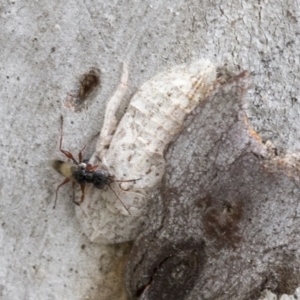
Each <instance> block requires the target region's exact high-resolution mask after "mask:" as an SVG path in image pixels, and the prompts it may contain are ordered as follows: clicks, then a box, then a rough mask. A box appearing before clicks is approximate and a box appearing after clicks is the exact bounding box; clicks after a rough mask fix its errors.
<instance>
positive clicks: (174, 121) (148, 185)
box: [89, 60, 216, 216]
mask: <svg viewBox="0 0 300 300" xmlns="http://www.w3.org/2000/svg"><path fill="white" fill-rule="evenodd" d="M127 78H128V70H127V64H124V65H123V75H122V79H121V84H120V85H119V88H118V89H117V91H116V92H115V94H114V95H113V97H112V98H111V99H110V101H109V102H108V104H107V108H106V115H105V119H104V124H103V127H102V130H101V133H100V137H99V140H98V142H97V145H96V150H95V153H94V154H93V156H92V157H91V159H90V161H89V162H90V163H91V164H92V165H93V164H99V163H100V164H102V165H103V166H104V168H105V169H107V170H108V172H109V173H111V174H114V175H115V176H116V178H120V179H123V178H128V176H129V175H130V176H132V177H139V178H141V180H139V181H136V182H124V183H121V184H115V183H112V186H113V190H114V191H115V192H116V193H117V194H118V195H120V197H121V198H122V201H123V202H124V203H125V205H126V207H128V208H129V209H130V211H131V212H132V214H133V215H135V216H140V215H146V214H147V207H148V203H149V200H150V199H151V195H152V194H153V192H154V191H155V190H156V189H157V187H159V184H160V182H161V180H162V177H163V174H164V171H165V160H164V152H165V150H166V147H167V146H168V144H169V143H170V142H171V141H172V140H174V138H175V136H176V135H177V134H178V133H179V132H180V131H181V129H182V124H183V121H184V119H185V117H186V116H187V114H189V113H190V112H191V111H192V110H193V109H194V108H195V107H196V106H197V105H198V104H199V103H200V102H201V101H203V100H204V99H205V98H207V97H208V95H209V94H210V93H211V91H212V90H213V86H214V83H215V80H216V70H215V67H214V66H213V65H212V64H211V63H210V62H208V61H205V60H199V61H196V62H194V63H192V64H190V65H181V66H177V67H174V68H172V69H171V70H168V71H166V72H163V73H160V74H158V75H157V76H155V77H153V78H152V79H150V80H149V81H148V82H146V83H145V84H143V85H142V86H141V88H140V89H139V91H138V92H137V93H136V94H135V95H134V96H133V98H132V99H131V101H130V104H129V106H128V109H127V111H126V113H125V114H124V116H123V118H122V119H121V121H120V123H119V124H118V126H116V125H117V122H116V118H115V112H116V111H117V108H118V106H119V105H120V102H121V100H122V97H123V95H124V94H125V91H126V87H127ZM101 197H102V198H104V199H105V200H106V202H107V207H108V208H109V210H111V211H112V212H114V213H119V214H124V215H128V212H127V211H126V210H124V207H122V206H121V205H120V202H119V201H117V198H116V196H115V195H114V194H113V193H112V192H111V191H110V190H106V191H104V192H103V193H102V194H101Z"/></svg>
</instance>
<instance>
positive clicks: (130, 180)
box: [113, 178, 142, 182]
mask: <svg viewBox="0 0 300 300" xmlns="http://www.w3.org/2000/svg"><path fill="white" fill-rule="evenodd" d="M140 179H142V178H137V179H129V180H114V181H113V182H132V181H138V180H140Z"/></svg>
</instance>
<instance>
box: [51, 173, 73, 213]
mask: <svg viewBox="0 0 300 300" xmlns="http://www.w3.org/2000/svg"><path fill="white" fill-rule="evenodd" d="M69 181H70V179H69V178H66V179H65V180H64V181H63V182H62V183H61V184H60V185H59V186H58V187H57V188H56V196H55V202H54V206H53V209H55V206H56V201H57V195H58V190H59V188H60V187H61V186H63V185H64V184H66V183H68V182H69Z"/></svg>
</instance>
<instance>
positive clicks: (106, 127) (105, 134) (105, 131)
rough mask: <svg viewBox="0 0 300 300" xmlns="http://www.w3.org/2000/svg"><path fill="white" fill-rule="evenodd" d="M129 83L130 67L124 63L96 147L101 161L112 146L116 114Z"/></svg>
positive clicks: (96, 154) (96, 152)
mask: <svg viewBox="0 0 300 300" xmlns="http://www.w3.org/2000/svg"><path fill="white" fill-rule="evenodd" d="M127 82H128V65H127V63H125V62H124V63H123V73H122V77H121V81H120V83H119V86H118V88H117V90H116V91H115V93H114V94H113V96H112V97H111V98H110V100H109V101H108V103H107V107H106V112H105V117H104V122H103V127H102V129H101V133H100V137H99V139H98V142H97V145H96V151H95V154H94V156H96V157H98V159H99V160H102V157H103V153H102V152H103V150H104V149H105V147H106V146H107V145H109V144H110V142H111V139H112V133H113V132H114V130H115V129H116V125H117V119H116V116H115V114H116V111H117V109H118V107H119V106H120V103H121V101H122V99H123V97H124V95H125V93H126V90H127Z"/></svg>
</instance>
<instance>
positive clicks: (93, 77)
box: [64, 68, 100, 111]
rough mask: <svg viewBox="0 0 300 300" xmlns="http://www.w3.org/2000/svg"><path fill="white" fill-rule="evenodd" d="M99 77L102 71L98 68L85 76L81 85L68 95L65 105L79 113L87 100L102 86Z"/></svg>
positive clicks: (82, 77) (81, 79) (80, 81)
mask: <svg viewBox="0 0 300 300" xmlns="http://www.w3.org/2000/svg"><path fill="white" fill-rule="evenodd" d="M99 77H100V70H99V69H96V68H92V69H91V70H90V71H89V72H87V73H85V74H83V75H82V76H81V78H80V80H79V85H78V86H77V87H76V88H75V89H74V90H73V91H72V92H70V93H67V97H66V99H65V101H64V105H65V106H66V107H67V108H69V109H70V110H72V111H79V110H80V109H81V108H82V105H83V103H84V102H85V100H86V98H87V97H88V96H89V95H90V94H91V93H92V92H93V91H94V90H95V88H96V87H97V86H98V85H99V84H100V79H99Z"/></svg>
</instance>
